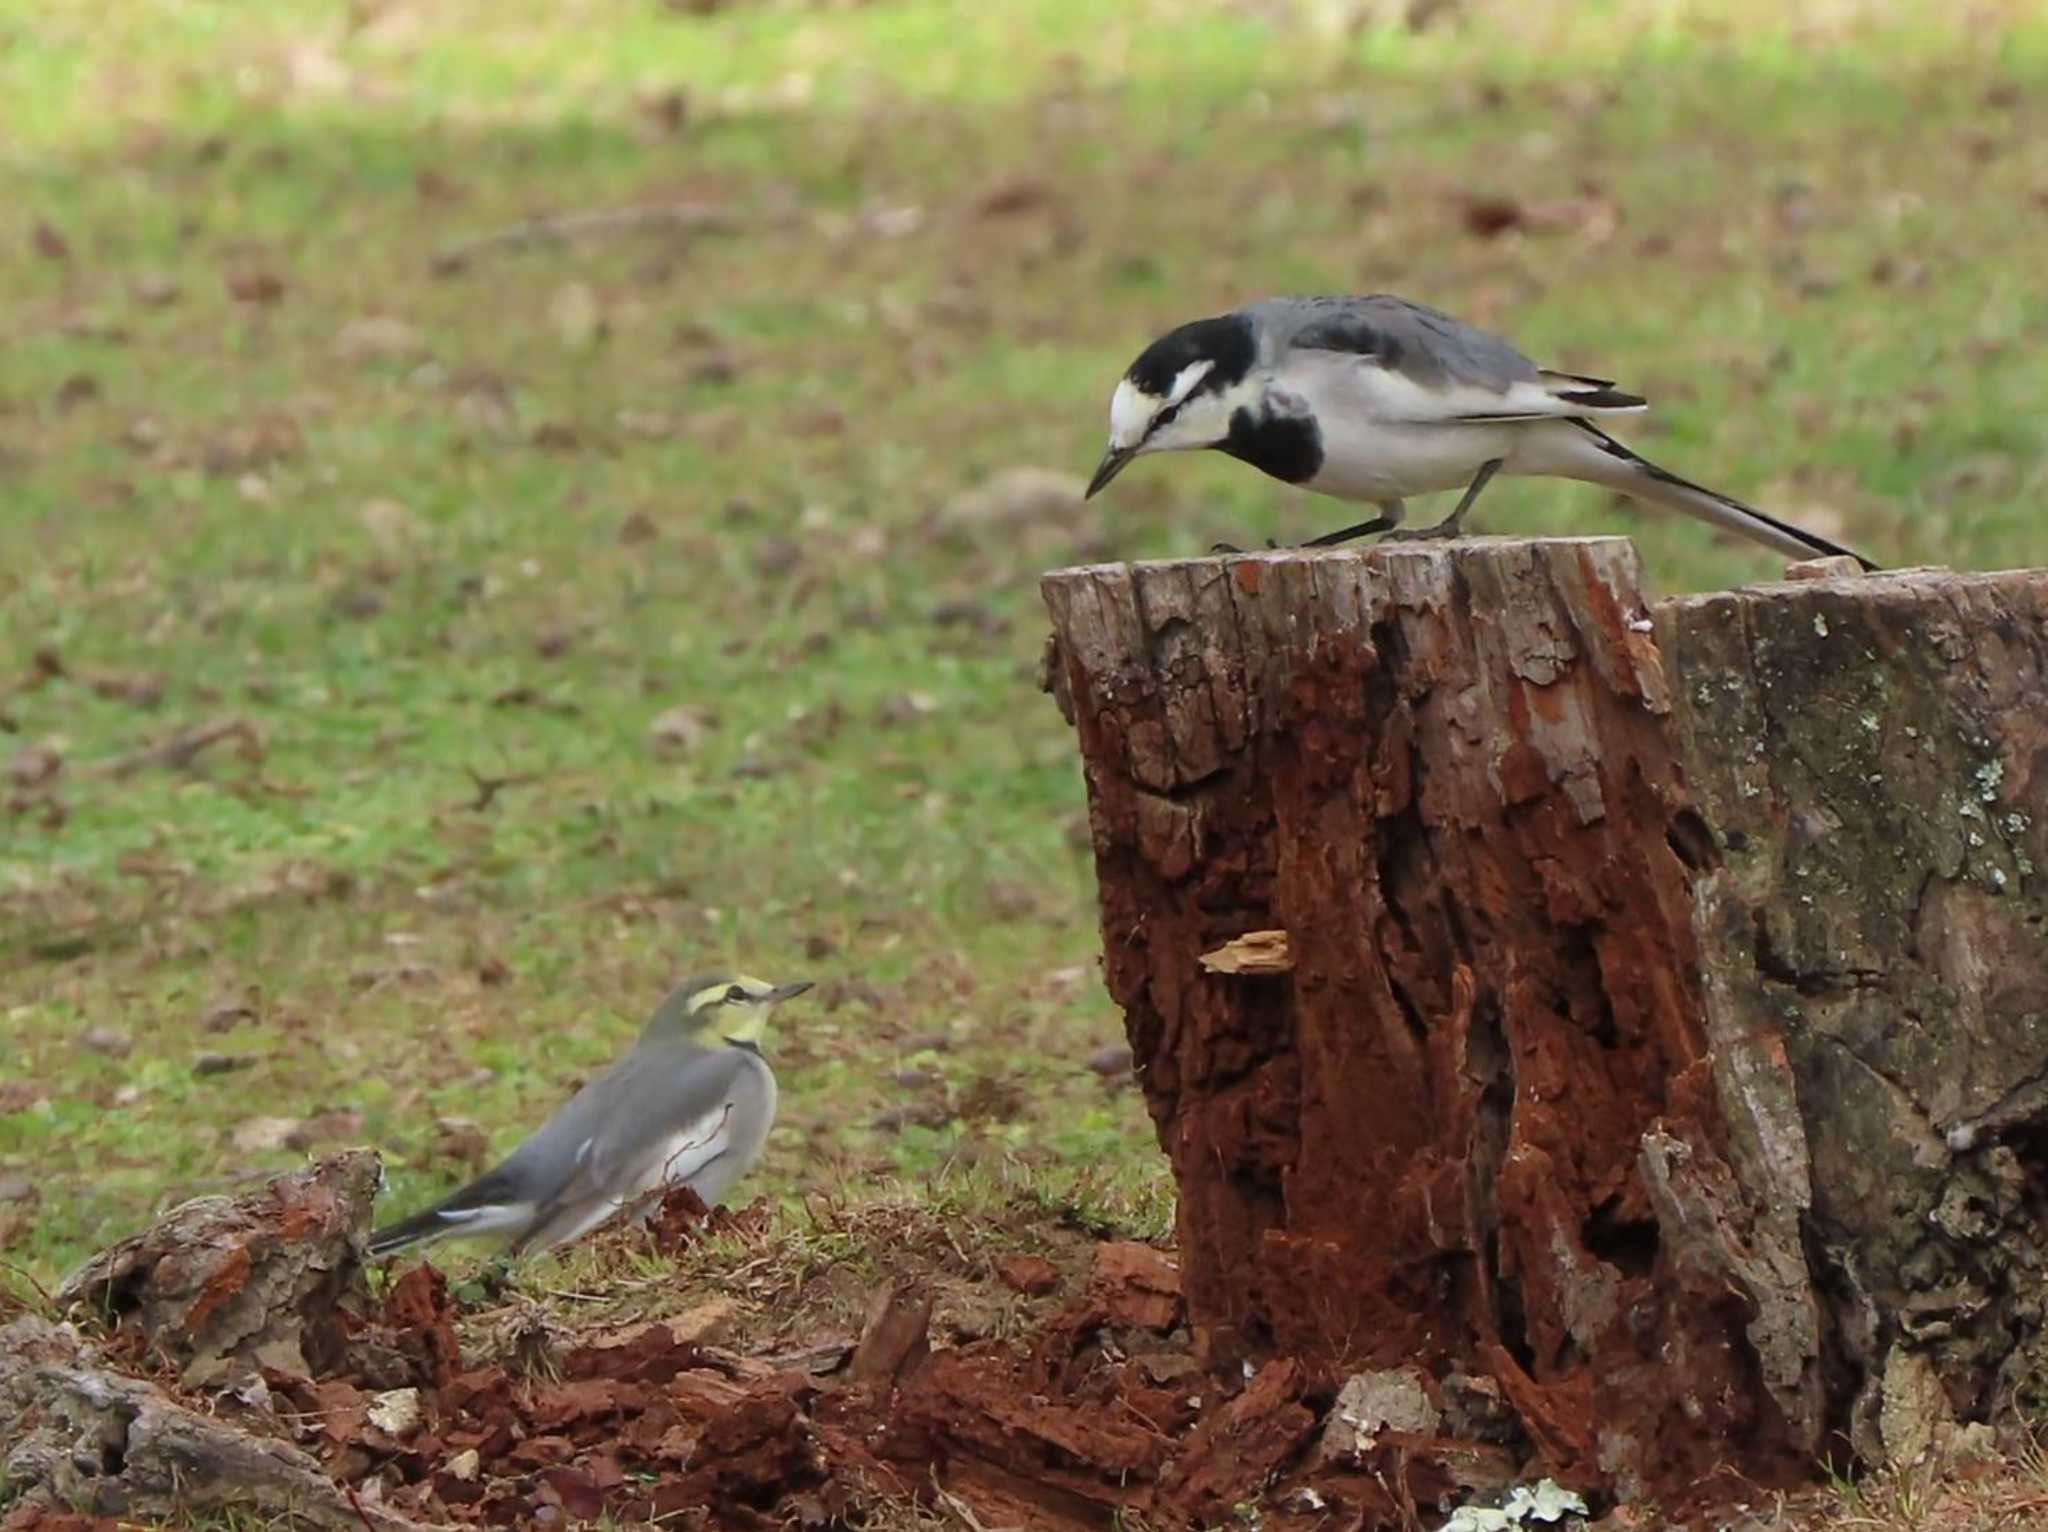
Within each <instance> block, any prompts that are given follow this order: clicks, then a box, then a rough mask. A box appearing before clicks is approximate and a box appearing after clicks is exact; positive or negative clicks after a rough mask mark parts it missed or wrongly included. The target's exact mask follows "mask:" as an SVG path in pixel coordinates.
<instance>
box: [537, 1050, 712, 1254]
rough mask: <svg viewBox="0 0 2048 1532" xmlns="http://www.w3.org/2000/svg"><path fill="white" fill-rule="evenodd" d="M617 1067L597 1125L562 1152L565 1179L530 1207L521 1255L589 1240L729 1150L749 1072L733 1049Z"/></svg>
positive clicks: (634, 1059) (643, 1053) (660, 1053)
mask: <svg viewBox="0 0 2048 1532" xmlns="http://www.w3.org/2000/svg"><path fill="white" fill-rule="evenodd" d="M626 1064H631V1065H632V1066H633V1067H632V1068H631V1069H630V1070H625V1069H624V1068H623V1066H624V1065H626ZM620 1065H621V1073H620V1076H619V1078H618V1080H617V1082H616V1084H615V1085H614V1087H613V1089H612V1090H611V1091H610V1092H608V1093H607V1103H608V1107H607V1110H606V1112H605V1115H604V1118H603V1120H602V1121H601V1122H599V1123H594V1124H592V1125H591V1126H592V1131H591V1132H590V1133H589V1134H587V1135H586V1136H584V1137H582V1138H581V1140H580V1141H579V1142H577V1143H576V1144H575V1145H574V1147H573V1149H572V1150H570V1155H569V1162H568V1174H567V1175H566V1176H565V1177H563V1178H562V1180H561V1183H560V1185H559V1186H557V1187H556V1188H555V1190H554V1192H553V1194H552V1195H551V1196H549V1197H547V1198H546V1199H545V1200H543V1201H541V1202H539V1203H538V1204H536V1206H535V1207H534V1209H533V1215H532V1218H531V1220H530V1222H529V1224H528V1227H527V1231H526V1233H525V1234H523V1235H522V1236H521V1238H520V1241H519V1243H520V1245H521V1247H522V1248H538V1247H541V1246H546V1245H554V1244H560V1243H562V1242H563V1241H565V1240H571V1239H574V1238H576V1237H577V1236H578V1235H581V1234H585V1233H588V1232H589V1231H590V1230H591V1229H594V1228H596V1227H597V1226H598V1225H599V1224H601V1223H603V1222H604V1221H605V1220H606V1219H608V1218H610V1217H611V1216H612V1215H613V1214H614V1213H617V1212H618V1211H619V1210H620V1209H622V1208H626V1207H630V1206H631V1205H633V1204H634V1203H635V1202H637V1201H639V1199H640V1198H642V1197H644V1196H646V1195H647V1194H648V1193H649V1192H651V1191H654V1190H656V1189H657V1188H660V1187H665V1186H674V1185H677V1184H679V1183H682V1182H685V1181H689V1180H691V1179H692V1178H693V1177H695V1176H697V1175H698V1174H700V1173H701V1172H702V1171H704V1170H705V1169H706V1168H707V1167H709V1166H710V1165H711V1164H712V1163H713V1162H714V1161H716V1160H717V1159H718V1158H719V1157H720V1156H721V1155H723V1154H725V1153H726V1152H727V1151H728V1150H729V1149H730V1148H731V1146H732V1143H733V1140H734V1137H735V1125H734V1121H733V1119H734V1113H735V1111H736V1108H737V1103H736V1100H735V1095H736V1085H737V1082H738V1081H739V1079H740V1078H741V1075H742V1073H743V1071H745V1070H746V1069H747V1068H748V1060H747V1057H746V1055H745V1054H743V1053H742V1052H741V1051H740V1050H739V1049H737V1048H722V1049H708V1048H703V1047H699V1046H697V1045H696V1044H694V1043H680V1042H678V1043H663V1044H647V1045H643V1046H641V1047H640V1048H637V1049H635V1050H634V1052H633V1053H631V1054H629V1055H627V1057H626V1058H625V1059H623V1060H621V1061H620ZM564 1148H568V1146H567V1145H566V1144H565V1145H564Z"/></svg>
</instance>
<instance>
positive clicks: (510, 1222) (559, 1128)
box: [370, 1044, 703, 1255]
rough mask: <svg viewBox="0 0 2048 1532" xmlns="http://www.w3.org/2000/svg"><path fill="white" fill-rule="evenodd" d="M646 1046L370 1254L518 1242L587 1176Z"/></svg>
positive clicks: (375, 1242) (388, 1231) (377, 1238)
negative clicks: (499, 1238) (491, 1239)
mask: <svg viewBox="0 0 2048 1532" xmlns="http://www.w3.org/2000/svg"><path fill="white" fill-rule="evenodd" d="M645 1046H646V1045H644V1044H643V1045H642V1046H641V1047H637V1048H635V1049H633V1050H631V1051H630V1052H628V1053H626V1054H625V1055H624V1056H623V1057H621V1058H619V1059H617V1060H615V1061H614V1062H613V1063H611V1064H610V1065H608V1066H607V1067H606V1068H605V1069H603V1070H602V1071H600V1072H599V1073H598V1074H596V1075H594V1076H593V1077H592V1078H591V1079H590V1080H589V1082H588V1083H586V1084H585V1085H584V1087H583V1088H582V1089H581V1090H579V1091H577V1092H576V1094H575V1095H573V1096H571V1097H570V1098H569V1099H568V1100H567V1101H565V1102H563V1103H562V1105H561V1106H560V1107H558V1108H557V1109H556V1111H555V1113H554V1115H553V1116H551V1117H549V1118H548V1120H547V1121H546V1122H544V1123H542V1124H541V1125H540V1126H539V1127H538V1128H536V1129H535V1130H534V1131H533V1132H532V1133H530V1134H528V1135H527V1137H526V1139H525V1141H524V1142H522V1143H521V1144H520V1145H519V1147H518V1148H517V1149H514V1150H513V1151H512V1152H511V1154H509V1155H507V1156H506V1157H505V1159H504V1160H503V1161H501V1162H500V1163H499V1164H497V1165H495V1166H493V1167H492V1168H491V1169H490V1170H487V1171H485V1172H484V1173H483V1174H482V1175H481V1176H479V1177H477V1178H476V1179H475V1180H474V1181H472V1182H470V1183H469V1185H467V1186H465V1187H462V1188H461V1189H460V1190H458V1191H455V1192H451V1193H450V1194H449V1195H448V1196H447V1197H445V1198H443V1199H442V1200H441V1201H440V1202H437V1203H435V1204H434V1205H433V1206H432V1207H430V1208H427V1209H426V1210H424V1211H423V1212H419V1213H415V1214H414V1215H412V1217H410V1218H407V1219H405V1220H403V1221H401V1222H399V1223H396V1224H393V1225H391V1226H390V1227H388V1228H384V1229H379V1230H378V1231H377V1232H376V1233H374V1234H372V1235H371V1236H370V1253H371V1254H372V1255H378V1254H382V1253H384V1252H385V1251H387V1250H395V1249H398V1248H400V1247H401V1246H404V1245H408V1244H413V1243H415V1242H418V1241H421V1240H433V1239H443V1238H450V1237H456V1238H469V1237H473V1236H478V1235H488V1234H514V1235H519V1236H521V1237H522V1238H523V1237H524V1231H527V1230H530V1229H531V1227H532V1225H533V1220H534V1218H535V1216H536V1214H537V1212H538V1210H539V1209H541V1208H543V1207H548V1206H552V1205H553V1204H555V1203H557V1202H559V1201H560V1199H561V1198H562V1196H563V1195H564V1193H565V1192H566V1191H567V1190H568V1188H569V1187H570V1186H572V1185H573V1184H574V1182H575V1180H576V1178H577V1177H578V1176H580V1175H581V1174H583V1173H584V1172H583V1163H582V1162H583V1159H584V1158H585V1153H586V1151H585V1147H584V1146H585V1145H587V1144H588V1143H589V1142H590V1141H591V1140H592V1139H594V1138H595V1137H596V1136H597V1135H598V1134H599V1133H600V1132H601V1131H602V1130H603V1129H604V1128H605V1126H606V1124H607V1123H608V1122H609V1121H611V1120H612V1119H613V1116H614V1114H613V1112H612V1109H611V1106H610V1105H609V1103H612V1102H614V1101H620V1100H623V1099H625V1098H627V1097H629V1096H630V1094H631V1092H632V1089H633V1082H634V1080H635V1079H637V1078H638V1075H639V1071H638V1070H637V1069H635V1068H633V1067H631V1066H632V1065H633V1063H634V1060H635V1058H636V1057H637V1056H638V1055H639V1054H640V1053H641V1052H642V1050H643V1048H644V1047H645ZM698 1051H700V1052H701V1051H703V1050H701V1049H700V1050H698Z"/></svg>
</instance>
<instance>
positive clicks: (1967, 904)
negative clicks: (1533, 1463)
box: [1044, 538, 2048, 1497]
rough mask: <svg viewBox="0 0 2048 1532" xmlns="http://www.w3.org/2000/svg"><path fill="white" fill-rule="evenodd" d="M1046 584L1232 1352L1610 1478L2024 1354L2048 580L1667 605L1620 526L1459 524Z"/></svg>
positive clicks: (2041, 1016) (1160, 1106)
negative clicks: (1502, 1434)
mask: <svg viewBox="0 0 2048 1532" xmlns="http://www.w3.org/2000/svg"><path fill="white" fill-rule="evenodd" d="M1044 591H1045V597H1046V601H1047V604H1048V607H1049V609H1050V611H1051V614H1052V622H1053V630H1054V644H1053V647H1052V650H1051V652H1050V658H1049V669H1048V677H1049V682H1050V684H1051V687H1052V689H1053V691H1054V692H1055V695H1056V697H1057V698H1058V699H1059V701H1060V703H1061V706H1062V709H1063V710H1064V711H1065V712H1066V713H1067V716H1068V717H1069V719H1070V720H1071V721H1072V722H1073V723H1074V724H1075V726H1076V729H1077V732H1078V737H1079V744H1080V750H1081V756H1082V760H1083V764H1084V766H1085V770H1086V776H1087V784H1088V795H1089V804H1090V819H1091V824H1092V828H1093V835H1094V846H1095V856H1096V864H1097V874H1098V880H1099V883H1100V890H1101V908H1102V929H1103V950H1104V967H1105V973H1106V977H1107V982H1108V985H1109V989H1110V992H1111V994H1112V995H1113V996H1114V998H1115V999H1116V1000H1117V1001H1118V1003H1119V1004H1120V1005H1121V1006H1122V1007H1123V1009H1124V1013H1125V1017H1126V1025H1127V1029H1128V1032H1129V1036H1130V1041H1131V1047H1132V1051H1133V1054H1134V1057H1135V1061H1136V1064H1137V1068H1138V1072H1139V1079H1140V1081H1141V1082H1142V1085H1143V1088H1144V1091H1145V1096H1146V1100H1147V1104H1148V1106H1149V1108H1150V1111H1151V1113H1152V1117H1153V1120H1154V1122H1155V1124H1156V1125H1157V1128H1158V1132H1159V1136H1160V1141H1161V1144H1162V1145H1163V1147H1164V1148H1165V1150H1166V1152H1167V1154H1168V1155H1169V1157H1170V1158H1171V1161H1172V1164H1173V1168H1174V1172H1175V1175H1176V1177H1177V1179H1178V1183H1179V1190H1180V1212H1179V1234H1180V1241H1181V1258H1182V1264H1183V1280H1184V1284H1185V1288H1186V1294H1187V1300H1188V1304H1189V1309H1190V1314H1191V1318H1192V1321H1193V1323H1194V1325H1195V1327H1196V1331H1197V1336H1198V1339H1199V1340H1200V1342H1201V1344H1202V1346H1203V1347H1204V1349H1205V1355H1206V1357H1207V1359H1208V1360H1209V1361H1210V1362H1212V1363H1213V1364H1216V1365H1219V1366H1220V1365H1223V1364H1228V1363H1235V1362H1237V1361H1240V1360H1263V1359H1268V1358H1271V1357H1274V1356H1281V1355H1285V1356H1298V1357H1303V1358H1307V1359H1311V1360H1314V1361H1317V1362H1320V1363H1322V1364H1326V1365H1327V1366H1329V1367H1330V1368H1332V1369H1340V1370H1349V1371H1360V1370H1364V1369H1369V1368H1383V1367H1389V1366H1394V1365H1420V1366H1421V1367H1423V1368H1424V1369H1425V1370H1426V1371H1427V1372H1428V1373H1429V1374H1430V1375H1431V1376H1432V1378H1433V1379H1435V1380H1436V1381H1437V1383H1438V1384H1439V1385H1440V1386H1446V1387H1450V1388H1462V1387H1464V1386H1465V1384H1466V1380H1469V1379H1474V1378H1476V1379H1479V1380H1481V1381H1482V1384H1483V1385H1484V1386H1485V1387H1488V1388H1490V1389H1494V1390H1497V1391H1498V1393H1499V1395H1500V1396H1501V1397H1502V1398H1504V1399H1505V1401H1506V1402H1507V1403H1508V1404H1509V1405H1510V1406H1511V1407H1512V1410H1513V1413H1514V1414H1515V1415H1516V1416H1517V1417H1518V1419H1519V1425H1520V1429H1521V1431H1522V1432H1523V1433H1524V1434H1525V1441H1526V1445H1527V1447H1528V1448H1529V1449H1530V1451H1531V1453H1532V1455H1533V1456H1536V1457H1540V1459H1541V1460H1542V1462H1543V1464H1544V1466H1545V1468H1546V1469H1547V1470H1548V1471H1551V1472H1555V1473H1556V1474H1558V1475H1559V1476H1560V1477H1561V1478H1564V1479H1566V1480H1567V1482H1570V1483H1571V1484H1573V1485H1574V1487H1577V1488H1581V1489H1585V1490H1588V1491H1591V1492H1593V1493H1596V1494H1604V1493H1612V1494H1619V1495H1621V1496H1624V1497H1633V1496H1636V1495H1640V1494H1645V1493H1653V1494H1659V1495H1665V1496H1670V1495H1674V1494H1678V1493H1681V1492H1684V1491H1686V1490H1688V1489H1690V1488H1692V1487H1694V1486H1696V1485H1697V1484H1698V1483H1699V1482H1700V1481H1701V1480H1702V1479H1703V1477H1704V1476H1706V1475H1708V1474H1709V1473H1710V1472H1712V1471H1713V1470H1715V1469H1717V1468H1719V1467H1723V1466H1729V1467H1733V1468H1736V1469H1738V1470H1740V1471H1742V1472H1743V1473H1745V1474H1748V1475H1750V1476H1752V1477H1755V1478H1760V1479H1764V1480H1780V1481H1782V1480H1785V1479H1788V1478H1792V1477H1796V1476H1799V1475H1802V1474H1804V1473H1805V1472H1807V1471H1808V1470H1810V1467H1811V1464H1812V1463H1813V1461H1814V1459H1815V1458H1816V1457H1817V1456H1818V1455H1820V1454H1822V1453H1825V1452H1828V1451H1830V1450H1834V1451H1836V1452H1837V1453H1838V1455H1839V1450H1840V1449H1839V1441H1840V1440H1841V1439H1846V1440H1848V1441H1849V1442H1852V1443H1853V1444H1854V1446H1855V1448H1856V1449H1857V1450H1858V1451H1859V1452H1861V1453H1862V1454H1864V1455H1866V1456H1869V1457H1893V1458H1896V1457H1900V1456H1910V1455H1912V1454H1913V1453H1915V1452H1919V1451H1924V1450H1927V1449H1928V1448H1930V1447H1933V1446H1939V1445H1940V1444H1941V1440H1942V1438H1943V1437H1944V1436H1945V1435H1946V1434H1948V1433H1951V1432H1953V1431H1954V1430H1955V1429H1956V1427H1957V1425H1958V1423H1967V1422H1972V1421H1982V1420H1984V1419H1986V1418H1987V1417H1988V1416H1989V1414H1990V1412H1991V1410H1992V1408H1993V1406H1994V1404H1995V1403H1996V1402H1997V1401H1998V1400H1999V1398H2000V1396H2001V1394H2003V1395H2004V1396H2005V1397H2010V1396H2011V1393H2012V1392H2013V1390H2014V1389H2016V1388H2017V1389H2027V1388H2037V1387H2040V1386H2041V1385H2040V1383H2039V1382H2038V1381H2037V1379H2041V1378H2048V1368H2044V1367H2043V1360H2044V1346H2043V1343H2042V1341H2041V1338H2040V1331H2041V1328H2042V1302H2041V1297H2040V1295H2039V1294H2040V1287H2041V1283H2040V1276H2039V1274H2040V1270H2041V1266H2042V1263H2043V1259H2044V1255H2048V1240H2044V1230H2048V941H2044V932H2043V922H2044V919H2048V886H2044V884H2043V882H2042V880H2041V878H2040V877H2039V876H2038V875H2037V874H2036V872H2035V867H2036V865H2037V863H2040V862H2042V861H2043V860H2044V859H2048V845H2044V844H2043V843H2042V839H2043V836H2044V834H2048V830H2044V828H2043V819H2044V816H2043V814H2042V808H2043V800H2044V798H2048V686H2044V685H2043V670H2044V668H2048V572H2015V573H2010V574H2002V575H1956V574H1952V573H1949V572H1947V571H1916V572H1910V573H1906V574H1900V575H1891V576H1880V577H1873V578H1832V579H1817V580H1810V581H1802V582H1794V583H1788V584H1782V585H1771V586H1764V587H1758V588H1754V589H1749V590H1743V591H1737V592H1732V593H1727V594H1722V595H1714V596H1705V597H1690V598H1684V599H1679V600H1673V601H1668V602H1664V603H1661V604H1659V605H1656V606H1655V607H1652V606H1651V605H1650V604H1649V603H1648V602H1646V600H1645V598H1644V595H1643V593H1642V588H1641V575H1640V570H1639V567H1638V564H1637V561H1636V558H1635V554H1634V550H1633V548H1632V547H1631V546H1630V545H1629V544H1628V543H1626V542H1625V541H1623V540H1620V539H1615V538H1594V539H1572V540H1562V541H1541V542H1538V541H1527V540H1513V539H1476V540H1471V541H1464V542H1458V543H1452V544H1443V545H1405V546H1404V545H1392V546H1385V547H1379V548H1373V549H1370V550H1368V551H1365V552H1351V551H1345V552H1330V553H1308V552H1296V551H1289V552H1281V553H1272V554H1264V555H1248V556H1234V557H1228V558H1221V559H1216V558H1208V559H1192V560H1181V561H1173V562H1165V563H1156V564H1141V565H1134V566H1126V565H1099V566H1091V567H1087V568H1080V569H1069V570H1062V571H1058V572H1056V573H1053V574H1050V575H1048V576H1047V577H1046V579H1045V581H1044ZM1261 932H1269V933H1271V932H1277V933H1283V934H1281V935H1277V936H1272V935H1269V936H1263V937H1255V938H1254V939H1253V940H1252V941H1249V942H1247V941H1245V940H1243V939H1244V938H1246V937H1248V936H1253V934H1254V933H1261ZM1205 958H1206V959H1207V961H1206V963H1205Z"/></svg>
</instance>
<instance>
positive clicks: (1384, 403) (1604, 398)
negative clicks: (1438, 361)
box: [1345, 356, 1644, 425]
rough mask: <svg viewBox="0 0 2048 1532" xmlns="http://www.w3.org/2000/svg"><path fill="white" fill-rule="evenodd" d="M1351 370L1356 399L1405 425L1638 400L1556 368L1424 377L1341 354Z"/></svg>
mask: <svg viewBox="0 0 2048 1532" xmlns="http://www.w3.org/2000/svg"><path fill="white" fill-rule="evenodd" d="M1345 360H1346V361H1347V362H1348V363H1349V364H1350V366H1351V367H1352V368H1353V369H1354V371H1355V387H1356V388H1357V389H1358V390H1359V392H1360V394H1361V396H1362V398H1361V401H1360V402H1361V404H1362V405H1363V407H1364V408H1365V409H1367V410H1368V411H1370V413H1371V414H1372V415H1373V416H1374V417H1375V418H1378V419H1381V420H1389V421H1400V422H1402V423H1404V424H1408V425H1479V424H1486V423H1492V422H1500V421H1512V420H1553V419H1562V418H1573V417H1583V416H1587V415H1614V414H1633V413H1635V412H1636V411H1638V410H1641V409H1642V408H1643V407H1644V404H1643V400H1642V399H1640V398H1638V397H1637V396H1636V395H1634V394H1625V393H1623V392H1621V391H1620V390H1619V389H1617V388H1614V387H1612V386H1611V385H1608V384H1605V383H1601V382H1599V381H1598V380H1596V379H1590V378H1577V377H1573V376H1571V375H1569V374H1567V373H1561V372H1539V373H1538V374H1536V376H1534V377H1530V378H1512V379H1502V380H1500V381H1499V382H1498V383H1478V382H1468V381H1464V380H1460V379H1457V378H1453V377H1449V376H1444V375H1439V376H1438V377H1436V378H1435V379H1433V380H1429V381H1425V380H1422V379H1418V378H1416V377H1412V376H1410V375H1409V374H1408V373H1407V372H1405V371H1403V370H1402V369H1400V368H1399V367H1389V366H1387V365H1386V364H1385V363H1383V362H1382V361H1380V360H1379V359H1378V358H1376V357H1370V356H1361V357H1356V358H1346V359H1345Z"/></svg>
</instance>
